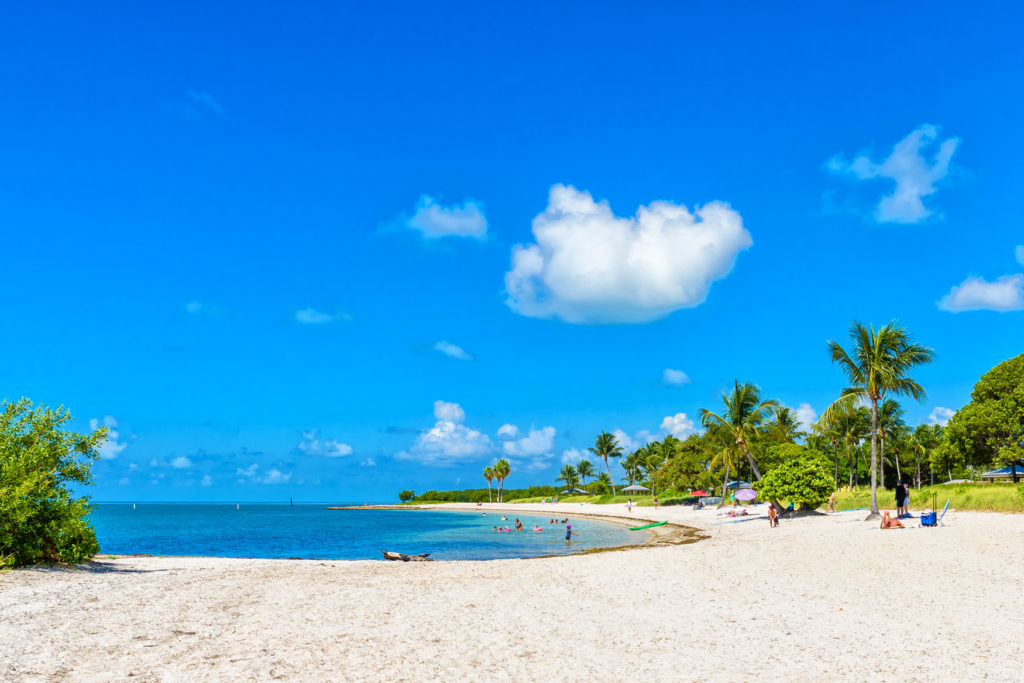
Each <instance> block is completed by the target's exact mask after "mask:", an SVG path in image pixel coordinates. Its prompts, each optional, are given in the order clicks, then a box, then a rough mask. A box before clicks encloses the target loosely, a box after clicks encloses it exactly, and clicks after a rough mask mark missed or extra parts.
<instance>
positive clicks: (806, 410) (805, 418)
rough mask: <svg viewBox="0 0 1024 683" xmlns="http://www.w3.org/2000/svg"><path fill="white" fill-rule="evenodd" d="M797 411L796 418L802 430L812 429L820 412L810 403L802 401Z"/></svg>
mask: <svg viewBox="0 0 1024 683" xmlns="http://www.w3.org/2000/svg"><path fill="white" fill-rule="evenodd" d="M795 412H796V420H797V422H798V423H799V424H800V431H802V432H809V431H811V426H812V425H813V424H814V423H815V422H817V421H818V412H817V411H816V410H814V408H812V407H811V404H810V403H801V404H800V405H799V406H798V407H797V409H796V411H795Z"/></svg>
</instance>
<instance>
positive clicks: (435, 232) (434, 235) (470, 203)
mask: <svg viewBox="0 0 1024 683" xmlns="http://www.w3.org/2000/svg"><path fill="white" fill-rule="evenodd" d="M404 225H405V227H407V228H411V229H413V230H419V232H420V234H422V235H423V238H424V239H428V240H432V239H438V238H440V237H473V238H476V239H483V238H484V237H486V236H487V219H486V218H485V217H484V213H483V204H481V203H480V202H477V201H475V200H473V199H467V200H466V201H465V202H463V203H462V204H456V205H453V206H443V205H441V204H438V203H437V202H436V201H435V200H434V198H433V197H430V196H429V195H422V196H420V200H419V203H417V205H416V213H414V214H413V215H412V217H411V218H407V219H405V221H404Z"/></svg>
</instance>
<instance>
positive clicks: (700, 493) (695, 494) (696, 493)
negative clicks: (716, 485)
mask: <svg viewBox="0 0 1024 683" xmlns="http://www.w3.org/2000/svg"><path fill="white" fill-rule="evenodd" d="M690 495H691V496H706V495H708V492H707V491H705V490H704V489H701V490H700V491H693V492H691V493H690Z"/></svg>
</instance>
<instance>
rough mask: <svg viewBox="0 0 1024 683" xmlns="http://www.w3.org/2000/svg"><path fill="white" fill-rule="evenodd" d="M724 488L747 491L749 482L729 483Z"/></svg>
mask: <svg viewBox="0 0 1024 683" xmlns="http://www.w3.org/2000/svg"><path fill="white" fill-rule="evenodd" d="M725 488H727V489H749V488H750V482H749V481H730V482H729V483H728V484H726V485H725Z"/></svg>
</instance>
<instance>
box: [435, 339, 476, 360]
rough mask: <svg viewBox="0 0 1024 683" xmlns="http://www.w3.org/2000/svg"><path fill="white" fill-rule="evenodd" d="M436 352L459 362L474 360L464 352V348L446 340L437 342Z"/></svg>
mask: <svg viewBox="0 0 1024 683" xmlns="http://www.w3.org/2000/svg"><path fill="white" fill-rule="evenodd" d="M434 350H435V351H438V352H440V353H443V354H444V355H446V356H448V357H449V358H457V359H458V360H473V356H471V355H469V354H468V353H466V352H465V351H463V350H462V347H460V346H456V345H455V344H452V343H451V342H446V341H444V340H442V341H439V342H435V343H434Z"/></svg>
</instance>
